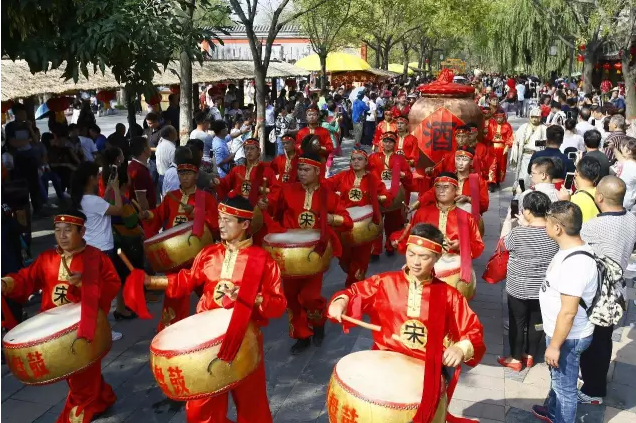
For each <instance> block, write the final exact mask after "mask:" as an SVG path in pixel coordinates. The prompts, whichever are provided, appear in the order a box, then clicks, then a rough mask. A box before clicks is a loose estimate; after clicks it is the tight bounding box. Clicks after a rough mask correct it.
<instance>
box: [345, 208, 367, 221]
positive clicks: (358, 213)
mask: <svg viewBox="0 0 636 423" xmlns="http://www.w3.org/2000/svg"><path fill="white" fill-rule="evenodd" d="M347 211H348V212H349V216H351V219H352V220H353V221H354V222H357V221H359V220H363V219H366V218H367V217H369V216H372V215H373V207H372V206H361V207H349V208H348V209H347Z"/></svg>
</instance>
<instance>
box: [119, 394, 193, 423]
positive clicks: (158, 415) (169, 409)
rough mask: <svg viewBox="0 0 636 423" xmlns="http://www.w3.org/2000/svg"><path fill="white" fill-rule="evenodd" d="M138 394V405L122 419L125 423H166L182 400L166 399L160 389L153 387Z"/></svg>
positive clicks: (182, 405) (179, 406)
mask: <svg viewBox="0 0 636 423" xmlns="http://www.w3.org/2000/svg"><path fill="white" fill-rule="evenodd" d="M144 394H145V396H140V395H138V396H137V398H138V401H139V403H138V407H137V408H136V409H135V410H134V411H133V413H132V414H130V415H129V416H128V417H126V419H125V420H124V422H125V423H138V422H144V423H146V422H147V423H168V422H169V421H170V420H171V419H172V417H173V416H174V415H175V413H176V412H177V411H178V410H179V409H180V408H182V407H184V403H183V402H175V401H171V400H169V399H167V398H166V397H165V395H164V394H163V392H161V389H159V388H153V389H150V390H148V391H145V392H144Z"/></svg>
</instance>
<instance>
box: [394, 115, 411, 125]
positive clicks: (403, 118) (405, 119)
mask: <svg viewBox="0 0 636 423" xmlns="http://www.w3.org/2000/svg"><path fill="white" fill-rule="evenodd" d="M401 120H403V121H404V122H406V123H409V118H407V117H406V116H402V115H400V116H398V117H396V118H395V121H396V122H399V121H401Z"/></svg>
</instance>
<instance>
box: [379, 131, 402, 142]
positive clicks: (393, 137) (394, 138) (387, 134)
mask: <svg viewBox="0 0 636 423" xmlns="http://www.w3.org/2000/svg"><path fill="white" fill-rule="evenodd" d="M386 139H389V140H391V141H393V142H397V140H398V137H397V135H396V134H395V133H393V132H385V133H384V135H382V141H384V140H386Z"/></svg>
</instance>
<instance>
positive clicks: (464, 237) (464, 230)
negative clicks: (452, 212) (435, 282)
mask: <svg viewBox="0 0 636 423" xmlns="http://www.w3.org/2000/svg"><path fill="white" fill-rule="evenodd" d="M456 213H457V229H458V231H459V263H460V268H459V279H460V280H462V281H465V282H466V283H469V282H470V279H471V276H472V272H471V262H472V257H471V252H470V233H469V231H468V229H469V228H468V216H469V214H468V213H466V212H465V211H463V210H461V209H456Z"/></svg>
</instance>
